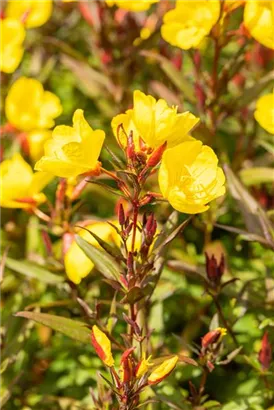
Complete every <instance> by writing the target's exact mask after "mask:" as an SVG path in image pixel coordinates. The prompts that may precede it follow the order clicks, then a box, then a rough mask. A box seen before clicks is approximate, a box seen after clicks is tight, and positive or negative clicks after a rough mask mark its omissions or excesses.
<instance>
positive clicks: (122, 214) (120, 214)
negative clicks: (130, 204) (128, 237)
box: [118, 203, 126, 226]
mask: <svg viewBox="0 0 274 410" xmlns="http://www.w3.org/2000/svg"><path fill="white" fill-rule="evenodd" d="M118 219H119V224H120V225H121V226H123V225H124V223H125V220H126V218H125V211H124V207H123V204H122V203H120V204H119V211H118Z"/></svg>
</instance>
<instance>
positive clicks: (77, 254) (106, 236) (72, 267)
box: [64, 222, 114, 285]
mask: <svg viewBox="0 0 274 410" xmlns="http://www.w3.org/2000/svg"><path fill="white" fill-rule="evenodd" d="M85 228H86V229H88V230H89V231H91V232H93V233H94V234H96V235H97V236H99V238H101V239H102V240H104V241H106V242H109V241H111V240H112V233H113V231H114V229H113V228H112V227H111V226H110V225H109V224H108V223H107V222H96V223H94V224H90V225H87V226H86V227H85ZM79 235H80V236H81V237H82V238H83V239H85V240H86V241H87V242H89V243H90V244H91V245H93V246H96V247H98V248H99V247H100V246H99V244H98V242H97V241H96V239H95V238H93V236H92V235H91V234H90V233H89V232H87V231H86V230H84V229H81V230H80V232H79ZM64 264H65V270H66V274H67V276H68V278H69V279H70V280H71V281H72V282H73V283H75V284H76V285H78V284H79V283H80V282H81V280H82V279H83V278H85V277H86V276H87V275H88V274H89V273H90V271H91V270H92V269H93V267H94V264H93V262H92V261H91V260H90V259H89V258H88V257H87V256H86V254H85V253H84V251H82V249H81V248H80V247H79V246H78V245H77V243H76V241H75V240H73V242H72V243H71V245H70V247H69V248H68V250H67V251H66V253H65V256H64Z"/></svg>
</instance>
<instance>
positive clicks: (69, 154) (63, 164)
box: [35, 109, 105, 178]
mask: <svg viewBox="0 0 274 410" xmlns="http://www.w3.org/2000/svg"><path fill="white" fill-rule="evenodd" d="M104 139H105V133H104V131H102V130H95V131H94V130H93V129H92V128H91V127H90V125H89V124H88V122H87V121H86V120H85V118H84V113H83V110H80V109H78V110H76V111H75V113H74V115H73V127H69V126H66V125H59V126H57V127H55V128H54V130H53V132H52V139H50V140H49V141H47V142H46V143H45V155H44V156H43V157H42V158H41V159H40V160H39V161H38V162H37V163H36V165H35V169H36V170H37V171H47V172H50V173H52V174H53V175H56V176H59V177H64V178H68V177H74V176H77V175H80V174H84V173H87V172H91V171H94V170H95V169H96V168H97V167H98V157H99V155H100V152H101V149H102V145H103V142H104Z"/></svg>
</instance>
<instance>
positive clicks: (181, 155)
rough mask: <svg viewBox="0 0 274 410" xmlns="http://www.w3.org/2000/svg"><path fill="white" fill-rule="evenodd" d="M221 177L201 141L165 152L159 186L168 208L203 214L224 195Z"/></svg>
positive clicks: (216, 161) (214, 161)
mask: <svg viewBox="0 0 274 410" xmlns="http://www.w3.org/2000/svg"><path fill="white" fill-rule="evenodd" d="M224 183H225V176H224V173H223V171H222V169H221V168H220V167H218V158H217V156H216V155H215V153H214V151H213V150H212V149H211V148H210V147H208V146H206V145H203V144H202V142H201V141H196V140H194V141H186V142H183V143H182V144H180V145H177V146H176V147H174V148H170V149H167V150H166V151H165V152H164V154H163V158H162V163H161V166H160V169H159V186H160V189H161V192H162V194H163V197H164V198H166V199H167V200H168V202H169V203H170V204H171V206H172V207H173V208H174V209H176V210H178V211H180V212H185V213H188V214H196V213H200V212H204V211H206V210H207V209H208V208H209V206H208V203H209V202H211V201H212V200H213V199H215V198H218V197H219V196H221V195H223V194H224V193H225V187H224Z"/></svg>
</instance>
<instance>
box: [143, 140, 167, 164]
mask: <svg viewBox="0 0 274 410" xmlns="http://www.w3.org/2000/svg"><path fill="white" fill-rule="evenodd" d="M166 146H167V142H166V141H165V142H164V143H163V144H162V145H161V146H160V147H159V148H157V149H155V150H154V151H153V153H152V154H151V156H150V157H149V159H148V161H147V167H151V168H152V167H155V166H156V165H157V164H158V163H159V162H160V161H161V159H162V155H163V153H164V151H165V149H166Z"/></svg>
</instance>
